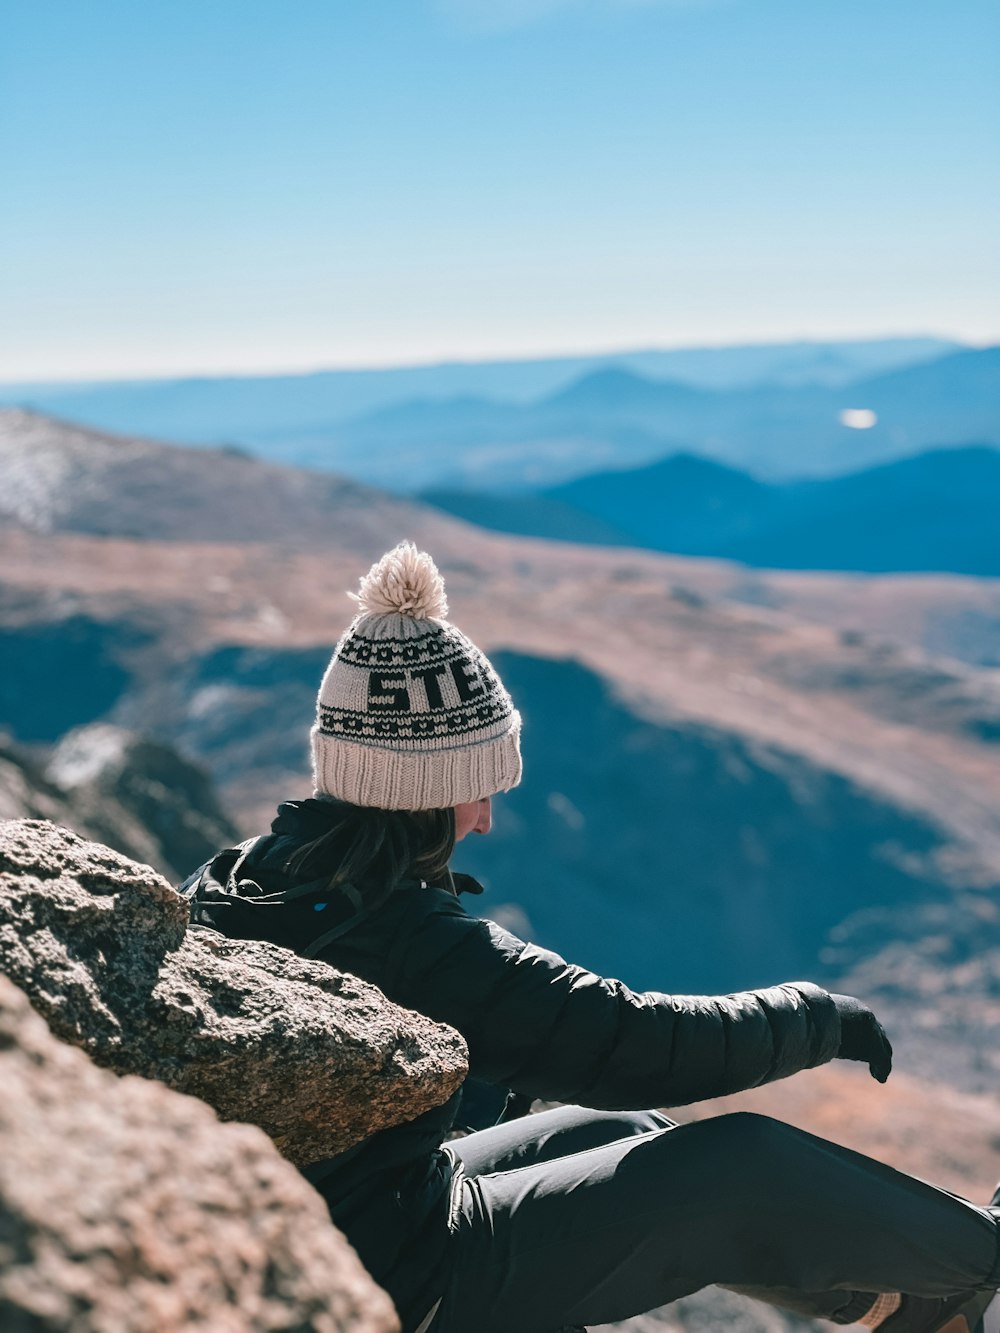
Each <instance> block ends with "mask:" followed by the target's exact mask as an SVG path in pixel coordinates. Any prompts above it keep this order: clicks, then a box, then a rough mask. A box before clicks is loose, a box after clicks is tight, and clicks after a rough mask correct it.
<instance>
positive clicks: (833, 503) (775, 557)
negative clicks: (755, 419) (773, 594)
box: [421, 445, 1000, 578]
mask: <svg viewBox="0 0 1000 1333" xmlns="http://www.w3.org/2000/svg"><path fill="white" fill-rule="evenodd" d="M421 498H422V499H423V500H425V501H427V502H428V503H431V504H434V505H437V506H438V508H440V509H443V510H445V511H447V512H448V513H450V514H454V515H456V516H457V517H460V518H464V519H466V520H467V521H469V522H472V523H477V524H479V525H480V526H482V527H486V528H492V529H494V530H496V531H501V532H509V533H513V534H517V535H520V536H535V537H547V538H550V539H554V540H561V541H576V542H586V543H588V544H593V545H601V546H607V545H612V546H640V547H646V548H648V549H650V550H654V551H670V552H674V553H675V554H678V555H698V556H717V557H722V558H725V559H730V560H739V561H741V562H742V563H744V564H747V565H753V566H756V567H759V568H771V569H835V570H863V571H867V572H871V573H878V572H890V571H932V570H937V571H948V572H952V573H957V574H974V575H980V576H986V577H994V578H995V577H1000V524H998V521H997V514H998V512H1000V450H997V449H995V448H992V447H988V446H985V445H979V446H966V447H964V448H962V447H955V448H952V449H933V450H929V451H927V452H925V453H922V454H919V455H917V456H915V457H912V458H906V459H901V460H899V461H898V462H893V463H887V464H883V465H881V466H879V467H874V468H868V469H865V470H864V471H861V472H855V473H850V474H848V475H847V476H843V477H834V478H829V479H825V480H821V481H803V482H797V483H783V484H780V483H768V482H763V481H759V480H757V479H756V478H754V477H752V476H750V475H749V474H748V473H746V472H742V471H739V470H737V469H735V468H731V467H728V466H726V465H724V464H722V463H716V462H714V461H712V460H710V459H707V458H699V457H697V456H694V455H692V454H683V453H681V454H675V455H673V456H672V457H670V458H666V459H664V460H662V461H661V462H658V463H654V464H652V465H651V466H649V467H643V468H635V469H632V470H629V471H618V472H602V473H596V474H593V475H591V476H588V477H581V478H579V479H577V480H575V481H571V482H568V483H566V484H565V485H563V486H556V487H553V488H551V489H549V490H547V491H544V492H542V493H540V494H538V495H530V496H514V497H510V496H508V497H504V496H495V495H485V494H473V493H468V492H465V493H463V492H460V491H448V490H440V491H439V490H429V491H425V492H423V494H422V496H421Z"/></svg>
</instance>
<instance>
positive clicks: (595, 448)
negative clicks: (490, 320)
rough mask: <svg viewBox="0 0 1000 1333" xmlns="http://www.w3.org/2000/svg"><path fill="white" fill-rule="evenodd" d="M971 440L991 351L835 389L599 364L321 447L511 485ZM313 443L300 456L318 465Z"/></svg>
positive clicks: (367, 460) (896, 453)
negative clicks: (646, 467) (680, 461)
mask: <svg viewBox="0 0 1000 1333" xmlns="http://www.w3.org/2000/svg"><path fill="white" fill-rule="evenodd" d="M862 414H864V415H862ZM859 417H860V419H861V420H863V421H865V424H866V426H867V428H865V429H858V428H856V426H857V422H858V420H859ZM970 440H981V441H984V442H987V443H1000V348H995V347H994V348H987V349H983V350H976V351H965V352H959V353H954V354H950V355H948V356H946V357H942V358H939V359H937V360H935V361H931V362H926V363H923V364H921V365H918V366H910V367H907V368H906V369H904V370H898V371H895V372H893V373H892V374H888V375H883V376H870V377H866V378H864V379H861V380H857V381H855V382H853V383H851V384H849V385H847V386H842V387H838V388H829V387H825V386H816V385H800V386H795V387H782V386H775V385H758V386H756V387H753V388H747V389H730V390H726V391H719V390H714V389H705V388H697V387H694V386H692V385H688V384H682V383H679V382H677V381H672V380H652V379H650V378H648V377H647V376H644V375H639V374H637V373H636V372H635V371H632V370H629V369H626V368H622V367H613V368H607V367H606V368H603V369H600V370H597V371H592V372H590V373H588V374H587V375H585V376H582V377H581V378H579V379H578V380H577V381H576V382H575V383H573V384H571V385H569V386H567V387H566V388H564V389H562V390H560V391H559V392H558V393H555V394H551V395H549V396H548V397H546V398H543V399H541V400H539V401H538V402H536V403H533V404H528V405H525V404H503V405H502V406H500V405H491V404H489V403H488V402H486V401H484V400H481V399H480V400H470V399H462V400H461V401H459V402H456V403H449V402H441V403H426V402H425V403H423V404H421V405H419V407H418V405H416V404H413V405H411V407H410V408H409V409H408V410H407V411H405V412H400V411H397V412H395V413H394V414H391V415H387V414H386V413H380V414H378V415H377V416H369V417H366V418H362V419H360V420H356V421H354V422H350V423H344V424H343V425H342V426H341V428H340V429H339V430H338V432H337V434H336V437H335V439H331V440H328V442H327V448H328V450H329V455H328V456H329V460H330V461H329V464H328V465H330V466H333V465H334V464H336V465H338V466H340V468H341V469H342V470H345V471H348V472H350V471H353V470H354V468H356V467H363V468H364V469H366V471H365V472H364V476H365V478H366V479H368V480H372V481H377V482H380V483H381V484H383V485H388V486H394V487H400V486H405V485H406V484H407V482H408V481H409V484H410V485H411V486H412V485H414V483H415V485H416V488H421V489H422V488H426V487H428V486H434V487H446V488H451V489H456V488H457V489H464V490H479V491H482V490H490V491H494V492H502V491H504V490H506V491H510V492H514V491H518V490H523V491H528V490H538V489H540V488H543V487H546V486H550V485H556V484H558V483H561V482H563V481H569V480H571V479H572V478H574V477H578V476H583V475H585V474H587V473H590V472H595V471H599V470H612V469H622V468H627V467H636V466H639V465H642V464H645V463H652V462H654V461H655V460H656V459H658V458H664V457H666V456H668V455H669V454H671V453H676V452H678V451H680V450H686V451H687V452H691V453H696V454H700V455H704V456H707V457H712V458H715V459H717V460H718V461H720V462H724V463H728V464H730V465H731V466H733V467H737V468H740V469H743V470H749V471H751V472H754V473H756V474H757V475H759V476H762V477H767V478H770V479H771V480H785V479H791V478H794V477H797V476H798V477H802V476H832V475H837V474H841V473H845V472H848V471H853V470H857V469H859V468H862V467H865V466H870V465H873V464H876V463H879V462H883V461H888V460H889V459H892V458H900V457H905V456H907V455H910V454H913V453H916V452H918V451H920V450H922V449H926V448H930V447H937V446H948V445H962V444H965V443H967V442H969V441H970ZM313 444H314V447H315V450H316V452H314V453H312V454H311V455H310V457H309V459H308V461H309V462H310V463H311V464H312V465H313V466H322V465H323V464H322V459H321V453H320V449H321V447H322V446H321V442H320V441H319V440H315V441H313ZM418 479H419V480H418Z"/></svg>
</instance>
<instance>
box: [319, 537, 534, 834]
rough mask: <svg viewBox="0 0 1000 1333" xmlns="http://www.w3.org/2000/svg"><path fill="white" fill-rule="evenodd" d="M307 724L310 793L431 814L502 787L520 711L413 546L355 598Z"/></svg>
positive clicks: (377, 569) (509, 783)
mask: <svg viewBox="0 0 1000 1333" xmlns="http://www.w3.org/2000/svg"><path fill="white" fill-rule="evenodd" d="M349 596H351V597H353V598H354V600H355V601H356V602H357V603H358V608H359V609H358V615H357V616H356V617H355V619H354V621H353V622H352V623H351V625H350V627H349V628H348V630H347V632H346V633H345V634H344V635H343V637H342V638H341V640H340V642H339V643H338V644H337V647H336V649H335V650H334V654H333V657H332V658H331V659H330V665H329V666H328V667H327V669H326V674H325V675H324V677H323V682H322V684H321V685H320V689H319V698H318V699H317V701H316V724H315V726H314V727H313V729H312V732H311V733H310V734H311V738H312V754H313V780H314V782H315V788H316V794H317V795H327V796H336V797H338V798H339V799H340V800H342V801H349V802H351V804H352V805H367V806H375V807H377V808H379V809H382V810H434V809H445V808H447V807H449V806H453V805H460V804H463V803H465V802H467V801H478V800H480V799H481V798H482V797H484V796H492V795H493V794H494V793H495V792H500V791H509V789H510V788H511V787H514V786H516V785H517V783H518V782H519V781H520V778H521V751H520V745H519V736H520V730H521V716H520V714H519V713H518V712H517V711H516V710H515V708H514V705H513V703H512V702H511V698H510V695H509V694H508V693H507V691H506V690H505V689H504V687H503V683H502V681H501V680H500V677H499V676H498V675H497V673H496V671H495V670H494V669H493V667H492V665H491V664H490V662H489V659H488V658H487V657H486V656H485V654H484V653H481V652H480V651H479V649H478V648H477V647H476V646H475V644H473V643H471V642H470V641H469V640H468V639H467V638H466V637H465V635H464V634H463V633H462V632H461V631H460V630H458V629H456V628H455V626H454V625H450V624H449V623H448V621H447V620H445V618H444V617H445V616H446V615H447V614H448V603H447V601H446V599H445V593H444V580H443V579H442V577H441V575H440V573H439V572H438V570H437V567H436V566H435V564H434V561H433V560H432V559H431V557H430V556H429V555H427V554H426V553H425V552H423V551H418V550H417V548H416V547H415V546H413V545H412V544H411V543H410V542H404V543H402V544H401V545H399V546H397V547H396V548H395V549H394V550H392V551H389V552H387V553H386V554H385V555H384V556H383V557H382V559H381V560H379V561H377V563H376V564H374V565H372V567H371V569H370V570H369V571H368V574H367V575H366V576H365V577H364V578H363V579H362V580H361V587H360V590H359V591H358V592H357V593H356V594H355V593H351V594H349Z"/></svg>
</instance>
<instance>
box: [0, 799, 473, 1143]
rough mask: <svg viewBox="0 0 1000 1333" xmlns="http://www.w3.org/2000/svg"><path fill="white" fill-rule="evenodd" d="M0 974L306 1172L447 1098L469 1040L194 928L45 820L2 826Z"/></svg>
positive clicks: (178, 908)
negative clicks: (260, 1133)
mask: <svg viewBox="0 0 1000 1333" xmlns="http://www.w3.org/2000/svg"><path fill="white" fill-rule="evenodd" d="M0 968H2V970H3V971H4V972H6V973H7V974H8V976H10V977H11V978H12V979H13V980H14V981H15V982H16V983H17V985H19V986H21V987H22V988H23V989H24V990H25V991H26V992H27V994H28V995H29V997H30V999H31V1001H32V1003H33V1004H34V1006H35V1008H36V1009H37V1010H38V1011H39V1012H40V1013H41V1014H42V1016H43V1017H44V1018H45V1019H46V1021H47V1022H48V1024H49V1026H50V1027H51V1028H52V1030H53V1032H55V1033H56V1035H57V1036H59V1037H62V1038H63V1039H64V1040H66V1041H69V1042H71V1043H73V1044H74V1045H76V1046H80V1047H82V1048H83V1049H84V1050H85V1051H87V1053H88V1054H89V1055H91V1056H92V1057H93V1059H94V1060H95V1061H96V1062H97V1063H98V1064H100V1065H104V1066H107V1067H108V1068H110V1069H113V1070H114V1071H115V1072H116V1073H120V1074H124V1073H132V1074H141V1075H143V1076H145V1077H147V1078H157V1079H160V1080H162V1082H164V1083H166V1084H168V1086H170V1087H171V1088H175V1089H177V1090H178V1091H181V1092H187V1093H192V1094H193V1095H195V1096H197V1097H200V1098H201V1099H202V1100H203V1101H206V1102H208V1103H209V1105H210V1106H212V1107H214V1108H215V1110H216V1111H217V1112H218V1113H219V1115H220V1116H222V1118H223V1119H225V1120H245V1121H249V1122H250V1123H251V1124H254V1125H259V1126H260V1127H261V1128H262V1129H264V1130H266V1131H267V1133H268V1134H269V1135H270V1136H271V1137H272V1138H273V1139H274V1140H275V1142H276V1143H277V1144H278V1146H279V1147H280V1148H281V1150H282V1151H283V1152H284V1153H285V1155H286V1156H287V1157H289V1158H290V1159H291V1160H292V1161H294V1162H295V1163H296V1164H298V1165H304V1164H306V1163H308V1162H311V1161H315V1160H317V1159H319V1158H321V1157H325V1156H329V1155H331V1154H332V1153H335V1152H339V1151H341V1150H342V1149H343V1148H346V1147H348V1146H350V1145H351V1144H352V1143H354V1142H356V1141H357V1140H359V1139H361V1138H363V1137H364V1136H365V1135H366V1134H369V1133H373V1132H374V1131H376V1130H379V1129H382V1128H384V1127H386V1126H388V1125H391V1124H396V1123H399V1122H400V1121H405V1120H409V1119H412V1118H413V1117H415V1116H417V1115H419V1114H420V1113H421V1112H423V1111H425V1110H428V1109H430V1108H431V1107H432V1106H436V1105H438V1104H440V1103H441V1102H442V1101H444V1100H445V1099H446V1098H447V1097H448V1096H449V1095H450V1094H451V1092H452V1091H453V1090H454V1089H455V1088H456V1087H457V1086H458V1084H459V1083H460V1082H461V1081H462V1079H463V1078H464V1076H465V1072H466V1067H467V1065H466V1049H465V1043H464V1042H463V1040H462V1038H461V1037H460V1036H459V1035H458V1034H457V1033H456V1032H454V1031H452V1030H451V1029H450V1028H446V1027H443V1026H441V1025H440V1024H437V1023H432V1022H431V1021H430V1020H429V1019H426V1018H424V1017H422V1016H421V1015H419V1014H415V1013H412V1012H410V1011H409V1010H405V1009H400V1008H399V1007H397V1006H396V1005H393V1004H390V1002H389V1001H388V1000H386V999H385V997H384V996H383V995H382V994H381V992H380V991H378V990H376V989H375V987H373V986H370V985H368V984H366V983H365V982H362V981H359V980H357V979H356V978H354V977H351V976H347V975H345V974H342V973H339V972H336V971H335V970H334V969H333V968H330V967H328V966H326V965H325V964H323V963H318V962H306V961H304V960H302V959H300V958H298V957H296V955H294V954H292V953H290V952H289V951H288V950H286V949H280V948H278V947H277V946H274V945H270V944H264V943H260V942H245V943H244V942H235V941H229V940H226V939H224V938H223V937H222V936H220V935H216V934H215V933H214V932H212V931H207V930H200V929H192V930H188V929H187V909H186V904H185V903H184V901H183V899H182V898H181V897H180V895H179V894H177V893H176V892H175V891H174V889H172V888H171V887H170V885H168V884H167V883H166V882H165V881H164V880H163V879H161V878H160V877H159V876H158V875H157V874H156V873H155V872H154V871H152V870H151V869H150V868H149V867H148V866H142V865H138V864H136V863H135V862H133V861H129V860H127V859H126V858H125V857H123V856H120V855H119V854H118V853H116V852H112V851H111V850H110V849H108V848H107V847H103V846H101V845H100V844H97V843H90V842H84V841H83V840H82V839H81V838H79V837H77V835H76V834H73V833H70V832H69V831H68V830H66V829H62V828H58V827H56V826H54V825H52V824H49V823H45V822H42V821H36V820H15V821H11V822H9V823H6V824H3V825H0Z"/></svg>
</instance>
